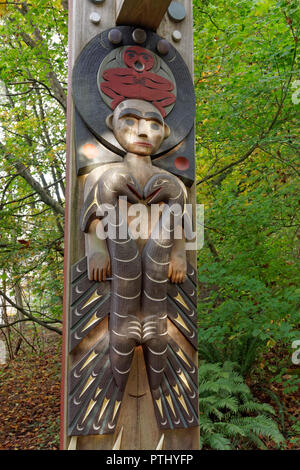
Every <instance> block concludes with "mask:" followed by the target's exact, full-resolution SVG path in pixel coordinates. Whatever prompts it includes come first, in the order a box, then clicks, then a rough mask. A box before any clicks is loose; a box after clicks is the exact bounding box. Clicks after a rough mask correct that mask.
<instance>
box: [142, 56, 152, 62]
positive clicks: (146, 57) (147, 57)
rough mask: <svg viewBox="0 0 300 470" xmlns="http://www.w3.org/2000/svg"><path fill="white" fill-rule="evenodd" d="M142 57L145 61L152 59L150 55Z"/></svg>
mask: <svg viewBox="0 0 300 470" xmlns="http://www.w3.org/2000/svg"><path fill="white" fill-rule="evenodd" d="M142 57H143V59H144V60H146V61H147V60H149V59H150V57H149V56H148V55H143V56H142Z"/></svg>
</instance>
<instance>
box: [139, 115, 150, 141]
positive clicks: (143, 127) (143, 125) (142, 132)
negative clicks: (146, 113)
mask: <svg viewBox="0 0 300 470" xmlns="http://www.w3.org/2000/svg"><path fill="white" fill-rule="evenodd" d="M138 135H139V137H148V126H147V121H146V119H140V120H139V129H138Z"/></svg>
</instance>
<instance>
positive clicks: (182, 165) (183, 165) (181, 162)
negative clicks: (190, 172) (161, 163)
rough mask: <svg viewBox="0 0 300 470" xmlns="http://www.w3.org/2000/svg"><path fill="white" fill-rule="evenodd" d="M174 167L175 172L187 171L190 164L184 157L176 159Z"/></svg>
mask: <svg viewBox="0 0 300 470" xmlns="http://www.w3.org/2000/svg"><path fill="white" fill-rule="evenodd" d="M174 165H175V166H176V168H177V170H182V171H184V170H187V169H188V168H189V166H190V162H189V161H188V159H187V158H186V157H177V158H176V159H175V162H174Z"/></svg>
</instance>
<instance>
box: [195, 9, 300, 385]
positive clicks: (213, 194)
mask: <svg viewBox="0 0 300 470" xmlns="http://www.w3.org/2000/svg"><path fill="white" fill-rule="evenodd" d="M299 20H300V10H299V4H298V2H297V1H294V0H288V1H287V0H278V1H277V0H262V1H259V2H258V1H255V2H249V1H247V0H241V1H233V0H229V1H223V0H217V1H215V2H210V1H208V0H207V1H202V2H196V4H195V6H194V23H195V41H194V45H195V84H196V87H195V88H196V99H197V104H198V106H197V114H196V126H197V132H196V136H197V137H196V150H197V182H198V185H197V188H198V191H197V197H198V201H199V202H201V203H203V204H204V205H205V246H204V249H202V250H201V251H200V252H198V265H199V267H198V274H199V281H200V283H199V286H200V299H201V300H200V302H199V307H198V313H199V324H200V332H199V338H200V341H201V343H203V344H205V347H207V346H208V344H211V345H213V347H215V348H217V349H218V350H219V352H220V354H221V356H222V358H223V360H224V358H226V357H229V358H232V354H233V355H234V354H235V352H236V353H237V352H238V351H239V350H241V348H243V345H245V344H246V343H247V341H250V342H253V344H256V346H257V347H255V348H254V349H252V353H251V355H252V357H251V361H250V362H249V366H250V365H251V367H252V368H253V366H255V365H257V364H258V363H259V361H260V358H261V354H262V353H265V352H267V351H270V350H271V348H274V347H277V348H279V347H281V346H282V345H284V346H285V349H286V354H285V357H284V359H282V360H281V361H278V364H277V367H276V368H275V370H274V371H273V374H274V376H277V379H278V380H281V379H282V373H281V369H282V368H283V367H285V371H286V369H287V368H288V367H290V366H291V354H289V353H290V348H291V344H292V342H293V340H294V339H296V338H297V337H298V336H299V333H298V332H297V329H298V328H299V320H300V316H299V300H300V289H299V281H300V278H299V273H300V270H299V259H300V247H299V240H300V232H299V226H300V225H299V175H300V172H299V168H300V167H299V126H298V123H297V113H298V112H299V102H300V100H299V99H298V94H299V89H297V88H296V87H297V83H298V81H297V79H298V78H299V54H298V47H299V46H298V37H299V26H300V21H299ZM298 85H299V83H298ZM298 88H299V86H298ZM297 90H298V91H297ZM246 349H247V348H246ZM245 354H246V352H245V353H244V356H245ZM248 359H249V360H250V357H249V358H248ZM250 363H251V364H250ZM240 365H241V367H242V364H241V363H240ZM251 367H250V368H248V367H246V369H248V370H244V371H243V374H244V375H245V374H247V373H249V372H250V370H251ZM297 383H298V385H299V380H298V379H297V378H296V377H294V382H293V386H294V387H297Z"/></svg>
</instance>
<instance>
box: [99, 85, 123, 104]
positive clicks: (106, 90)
mask: <svg viewBox="0 0 300 470" xmlns="http://www.w3.org/2000/svg"><path fill="white" fill-rule="evenodd" d="M100 87H101V90H102V91H103V93H105V94H106V95H107V96H109V97H110V98H113V101H112V103H111V107H112V109H115V108H116V107H117V106H118V104H119V103H121V101H123V99H124V96H120V95H117V93H115V92H114V91H113V90H112V89H111V88H110V86H109V85H107V84H106V83H105V82H103V83H101V85H100Z"/></svg>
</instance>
